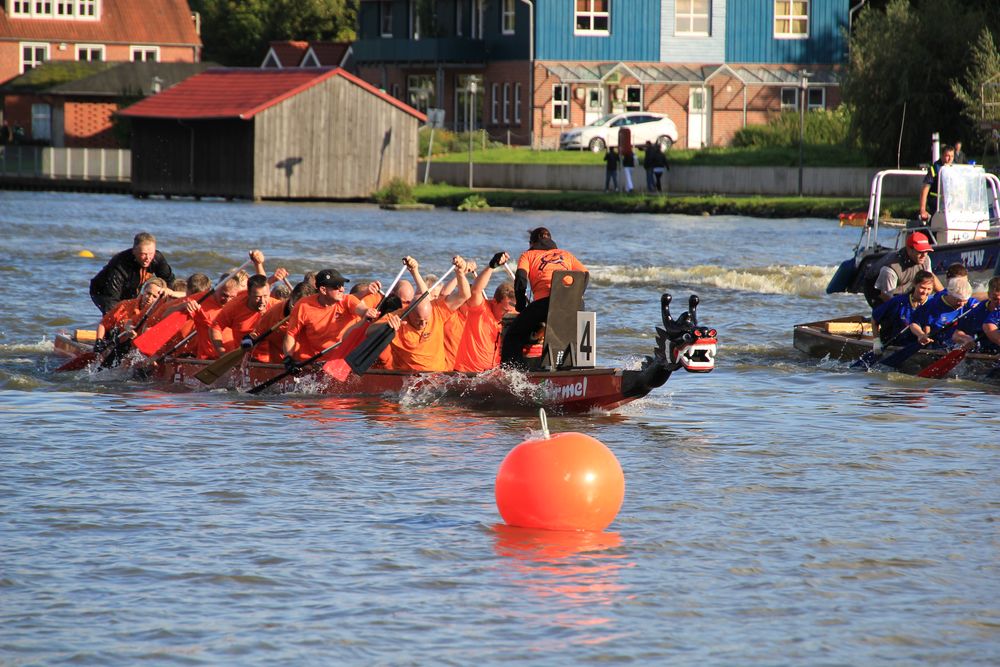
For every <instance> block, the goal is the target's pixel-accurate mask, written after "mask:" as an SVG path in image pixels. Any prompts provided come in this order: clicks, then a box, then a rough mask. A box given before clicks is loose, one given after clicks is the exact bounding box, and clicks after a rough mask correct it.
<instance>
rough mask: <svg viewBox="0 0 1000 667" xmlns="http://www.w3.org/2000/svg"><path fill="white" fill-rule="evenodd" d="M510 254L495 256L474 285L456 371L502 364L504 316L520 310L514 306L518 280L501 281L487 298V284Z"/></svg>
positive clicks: (482, 369)
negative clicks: (494, 271)
mask: <svg viewBox="0 0 1000 667" xmlns="http://www.w3.org/2000/svg"><path fill="white" fill-rule="evenodd" d="M507 260H508V256H507V253H505V252H498V253H497V254H495V255H493V258H492V259H491V260H490V264H489V266H488V267H486V268H485V269H483V272H482V273H480V274H479V277H478V278H476V282H474V283H473V284H472V296H470V297H469V300H468V301H467V302H466V303H465V305H464V306H463V309H464V310H465V312H466V318H465V329H464V330H463V332H462V339H461V341H460V343H459V345H458V354H457V355H456V357H455V370H456V371H463V372H467V373H481V372H483V371H486V370H489V369H491V368H495V367H496V366H497V365H498V364H499V363H500V334H501V331H502V328H503V317H504V315H507V314H508V313H515V312H517V311H516V309H515V308H514V303H515V300H516V297H515V296H514V283H512V282H510V281H507V282H503V283H501V284H500V285H499V286H498V287H497V289H496V291H495V292H494V293H493V298H492V299H490V300H489V301H487V300H486V294H485V291H486V286H487V285H488V284H489V282H490V278H491V277H492V276H493V269H495V268H497V267H498V266H501V265H502V264H505V263H506V262H507Z"/></svg>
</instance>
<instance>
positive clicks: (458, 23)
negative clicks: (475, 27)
mask: <svg viewBox="0 0 1000 667" xmlns="http://www.w3.org/2000/svg"><path fill="white" fill-rule="evenodd" d="M464 6H465V3H464V2H462V0H459V1H458V2H456V3H455V36H456V37H461V36H463V35H464V34H465V26H463V25H462V24H463V23H464V22H465V21H464V18H465V17H463V16H462V7H464Z"/></svg>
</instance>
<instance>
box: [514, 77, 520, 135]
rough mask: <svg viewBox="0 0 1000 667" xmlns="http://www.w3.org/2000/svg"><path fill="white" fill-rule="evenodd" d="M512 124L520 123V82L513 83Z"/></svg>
mask: <svg viewBox="0 0 1000 667" xmlns="http://www.w3.org/2000/svg"><path fill="white" fill-rule="evenodd" d="M514 124H515V125H520V124H521V84H519V83H515V84H514Z"/></svg>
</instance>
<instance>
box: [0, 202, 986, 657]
mask: <svg viewBox="0 0 1000 667" xmlns="http://www.w3.org/2000/svg"><path fill="white" fill-rule="evenodd" d="M537 225H545V226H547V227H549V228H550V229H551V230H552V233H553V236H554V238H555V239H556V241H557V242H558V243H560V245H561V246H563V247H566V248H569V249H571V250H572V251H573V252H574V253H575V254H576V255H577V256H578V257H579V258H580V259H581V260H582V261H583V262H584V263H585V264H587V265H588V267H589V268H590V269H591V271H592V281H591V286H590V288H589V289H588V295H587V304H588V306H589V307H590V308H592V309H594V310H596V311H597V313H598V330H599V333H600V337H599V340H598V355H599V359H600V361H601V362H602V365H604V364H607V365H621V364H626V365H635V364H637V363H638V361H639V359H640V358H641V356H642V355H644V354H646V353H648V351H649V350H650V349H651V345H652V333H653V326H654V325H655V324H656V322H657V318H658V298H659V295H660V293H661V292H663V291H665V290H668V291H670V292H671V293H673V294H674V296H675V303H682V302H684V301H686V299H687V295H688V294H690V293H697V294H698V295H699V296H700V297H701V309H700V317H701V322H702V323H703V324H707V325H709V326H712V327H715V328H717V329H718V330H719V354H718V368H717V370H715V371H714V372H713V373H710V374H708V375H694V374H684V373H678V374H675V375H674V376H673V377H672V378H671V379H670V381H669V382H668V383H667V384H666V385H665V386H664V387H662V388H661V389H659V390H657V391H656V392H654V393H653V394H652V395H651V396H649V397H647V398H645V399H643V400H641V401H638V402H636V403H633V404H631V405H629V406H626V407H625V408H623V409H622V410H620V411H618V412H616V413H613V414H590V415H583V416H572V417H569V416H559V415H553V416H551V417H550V420H549V427H550V429H551V430H553V431H579V432H584V433H587V434H590V435H592V436H594V437H596V438H598V439H599V440H601V441H602V442H604V443H605V444H606V445H608V447H610V448H611V449H612V450H613V451H614V452H615V454H616V455H617V457H618V459H619V461H620V462H621V465H622V468H623V470H624V473H625V480H626V494H625V501H624V504H623V506H622V509H621V512H620V513H619V515H618V518H617V520H616V521H615V522H614V523H613V524H612V525H611V527H610V528H609V529H608V530H607V531H605V532H604V533H600V534H572V533H546V532H525V531H518V530H511V529H505V528H504V527H503V526H502V525H501V524H502V521H501V519H500V516H499V514H498V513H497V511H496V507H495V504H494V497H493V483H494V480H495V475H496V471H497V468H498V466H499V464H500V462H501V461H502V460H503V458H504V456H505V455H506V453H507V452H508V451H509V450H510V449H511V448H512V447H513V446H515V445H516V444H517V443H519V442H521V441H522V440H524V439H526V438H527V437H528V436H530V435H532V434H537V431H538V429H539V426H538V422H537V418H536V416H535V415H534V414H533V413H532V412H531V411H530V410H524V411H509V412H502V411H489V410H483V409H478V410H472V409H469V408H468V407H466V406H462V405H461V404H458V403H454V402H448V401H446V400H443V399H441V398H440V397H439V396H435V395H432V394H421V393H417V394H414V395H406V396H401V397H390V398H386V399H384V400H376V399H364V400H360V399H347V398H331V397H323V396H317V395H309V394H306V393H298V394H292V395H285V396H273V395H272V396H264V397H252V396H248V395H246V394H241V393H236V392H227V391H194V392H191V391H183V390H165V389H163V388H157V387H156V386H149V385H141V384H135V383H127V382H123V381H120V380H116V379H115V378H113V377H110V378H109V377H103V376H92V375H89V374H88V373H86V372H83V373H76V374H68V375H65V374H64V375H62V376H60V375H57V374H55V373H53V372H52V371H51V369H52V368H54V366H55V365H56V362H54V361H53V359H52V357H51V356H50V352H51V349H52V346H51V340H52V334H53V332H54V331H56V330H58V329H66V330H71V329H73V328H76V327H85V326H88V325H92V324H93V323H94V322H95V321H96V315H97V311H96V309H95V308H94V307H93V305H92V304H91V303H90V301H89V298H88V296H87V284H88V281H89V279H90V277H91V276H92V275H93V274H94V273H95V272H96V271H97V270H98V269H100V267H101V266H102V265H103V263H104V261H106V259H107V257H109V256H110V255H111V254H112V253H114V252H117V251H119V250H122V249H124V248H126V247H128V246H129V244H130V241H131V238H132V235H133V234H134V233H135V232H137V231H140V230H148V231H151V232H153V233H155V234H156V236H157V237H158V239H159V246H160V248H161V249H162V250H163V251H164V252H165V253H166V255H167V257H168V259H169V261H170V262H171V264H172V265H173V267H174V269H175V271H176V272H177V273H178V274H179V275H182V276H186V275H188V274H189V273H191V272H193V271H196V270H200V271H205V272H208V273H210V274H217V273H219V272H221V271H224V270H225V269H227V268H229V267H230V266H232V265H234V264H238V263H239V262H240V261H242V259H241V258H243V257H244V256H245V253H246V251H247V250H248V249H250V248H252V247H260V248H261V249H263V250H264V252H265V253H266V254H267V256H268V266H269V268H272V269H273V268H274V267H276V266H278V265H279V264H280V265H284V266H286V267H287V268H288V269H289V270H291V271H292V272H293V274H296V275H299V274H301V273H302V272H304V271H306V270H310V269H320V268H324V267H328V266H334V267H336V268H338V269H339V270H340V271H341V272H342V273H344V274H345V275H347V276H348V277H351V278H354V279H361V278H381V279H382V280H390V279H391V278H392V277H393V276H394V275H395V272H396V270H397V268H398V266H399V259H400V258H401V257H402V256H403V255H404V254H412V255H414V256H416V257H417V258H418V259H420V260H421V261H422V265H423V266H424V268H425V270H427V271H435V270H436V271H437V272H440V271H441V270H443V269H444V268H445V267H446V266H447V261H448V258H449V257H450V256H451V255H452V254H454V253H456V252H458V253H462V254H463V255H465V256H467V257H473V258H478V259H479V260H480V261H483V260H485V259H486V258H488V257H489V256H490V255H491V254H492V253H493V252H494V251H496V250H498V249H501V248H503V249H507V250H509V251H510V252H511V253H512V254H514V255H516V254H517V253H519V252H520V251H521V250H522V249H523V248H524V247H525V242H526V236H527V234H526V231H527V230H528V229H529V228H531V227H534V226H537ZM856 237H857V230H854V229H841V228H839V227H838V226H837V224H836V223H835V222H832V221H829V220H813V219H800V220H754V219H748V218H738V217H726V216H716V217H688V216H667V215H657V216H654V215H613V214H580V213H524V212H518V213H514V214H502V213H486V214H476V215H470V214H462V213H455V212H450V211H441V210H439V211H434V212H428V213H424V212H414V213H390V212H383V211H380V210H378V209H376V208H374V207H369V206H360V205H359V206H349V205H338V206H335V205H301V204H248V203H224V202H192V201H162V200H148V201H137V200H133V199H131V198H128V197H121V196H103V195H83V194H53V193H22V192H0V276H2V278H3V283H4V288H5V289H4V294H3V298H2V301H0V664H3V665H58V664H73V665H102V666H104V665H136V664H144V663H145V664H178V665H202V664H232V665H274V664H289V665H292V664H294V665H330V664H359V665H368V664H452V665H468V664H498V663H509V662H514V661H517V662H526V663H531V664H542V665H566V664H595V663H602V664H605V663H610V664H617V663H633V664H677V665H706V664H754V665H787V664H796V665H869V664H886V663H895V664H903V665H912V664H918V663H932V664H953V665H975V664H982V665H995V664H998V662H1000V608H998V603H997V600H998V598H1000V577H998V574H1000V573H998V567H997V561H998V551H997V550H998V544H1000V540H998V528H997V523H996V519H997V516H998V515H1000V463H998V454H1000V446H998V443H1000V410H998V405H1000V402H998V398H1000V390H998V389H997V388H995V387H989V386H984V385H980V384H973V383H969V382H963V381H958V380H949V381H941V382H929V381H925V380H919V379H915V378H911V377H906V376H901V375H896V374H883V373H867V374H866V373H856V372H850V371H849V370H848V369H847V367H846V364H837V363H832V362H824V361H817V360H812V359H807V358H805V357H804V356H802V355H800V354H799V353H798V352H796V351H795V350H794V349H793V347H792V325H793V324H794V323H796V322H802V321H809V320H815V319H821V318H823V317H825V316H828V315H829V316H832V315H845V314H851V313H854V312H860V311H862V310H863V307H864V303H863V300H862V299H861V298H860V297H858V296H856V295H835V296H828V295H826V294H824V287H825V285H826V281H827V280H828V278H829V277H830V275H831V274H832V272H833V268H834V266H835V265H836V264H838V263H839V262H840V261H841V260H842V259H844V258H846V257H847V256H849V254H850V249H851V246H852V245H853V243H854V242H855V240H856ZM80 250H90V251H92V252H93V253H94V254H95V255H96V257H97V259H85V258H80V257H78V256H77V253H78V252H79V251H80Z"/></svg>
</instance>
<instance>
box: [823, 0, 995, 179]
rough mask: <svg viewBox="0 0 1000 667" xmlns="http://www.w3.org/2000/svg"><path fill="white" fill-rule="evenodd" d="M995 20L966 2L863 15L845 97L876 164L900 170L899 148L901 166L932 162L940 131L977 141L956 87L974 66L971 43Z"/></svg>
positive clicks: (903, 5)
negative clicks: (932, 144) (932, 146)
mask: <svg viewBox="0 0 1000 667" xmlns="http://www.w3.org/2000/svg"><path fill="white" fill-rule="evenodd" d="M989 14H990V12H988V11H986V10H984V9H983V8H982V6H981V3H979V2H965V0H913V2H910V1H909V0H889V1H888V3H887V4H886V6H885V9H884V11H883V10H882V9H880V8H877V7H866V8H865V9H863V10H862V11H861V12H860V15H859V16H858V20H857V23H856V24H855V28H854V31H853V34H852V35H851V42H850V43H851V47H850V60H849V62H848V66H847V71H846V72H845V76H844V80H843V87H842V90H843V95H844V101H845V103H846V104H848V105H849V106H850V107H851V110H852V122H853V125H852V129H853V131H854V132H855V133H856V135H857V136H858V138H859V140H860V142H861V145H862V148H863V150H865V152H866V153H867V154H868V157H869V159H870V160H872V161H873V162H875V163H877V164H895V163H896V155H897V143H899V144H900V148H899V151H900V162H901V163H903V164H914V163H917V162H920V161H925V160H926V159H927V158H928V157H929V156H930V152H929V145H930V139H931V134H932V133H933V132H940V133H941V138H942V140H944V141H954V140H955V139H957V138H960V137H968V136H971V135H972V132H971V130H972V123H971V121H970V120H969V118H967V117H966V116H964V115H963V113H962V109H963V105H962V104H961V103H960V102H959V100H958V99H957V97H956V94H955V92H954V90H953V87H952V82H953V81H961V80H963V77H964V75H965V72H966V70H967V69H968V67H969V66H970V65H971V64H972V59H973V55H972V54H973V49H972V44H970V42H969V40H970V38H972V37H973V36H975V35H978V34H979V32H980V27H981V26H983V25H989V22H988V21H987V19H988V18H989V20H990V21H992V22H993V23H995V22H996V21H995V18H994V17H992V16H988V15H989ZM904 107H905V121H904V117H903V111H904ZM904 123H905V124H904ZM901 133H902V136H900V134H901Z"/></svg>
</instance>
